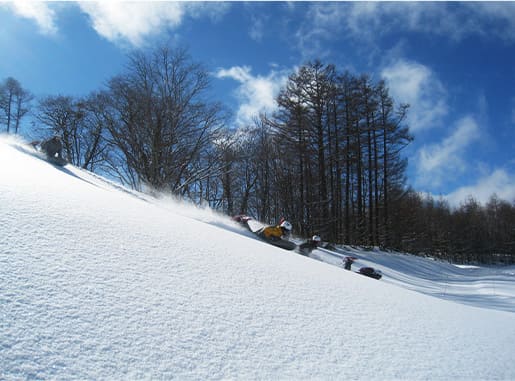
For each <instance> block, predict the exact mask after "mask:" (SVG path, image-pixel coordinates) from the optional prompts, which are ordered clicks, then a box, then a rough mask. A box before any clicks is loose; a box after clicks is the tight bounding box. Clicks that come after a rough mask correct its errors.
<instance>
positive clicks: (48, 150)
mask: <svg viewBox="0 0 515 381" xmlns="http://www.w3.org/2000/svg"><path fill="white" fill-rule="evenodd" d="M41 150H42V151H43V152H44V153H45V154H46V155H47V157H49V158H58V159H62V158H63V156H62V150H63V143H62V142H61V138H60V137H59V136H53V137H51V138H50V139H47V140H45V141H43V143H41Z"/></svg>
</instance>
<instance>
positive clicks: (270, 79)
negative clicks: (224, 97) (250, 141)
mask: <svg viewBox="0 0 515 381" xmlns="http://www.w3.org/2000/svg"><path fill="white" fill-rule="evenodd" d="M251 71H252V69H251V68H250V67H249V66H234V67H231V68H229V69H220V70H218V72H217V73H216V76H217V77H218V78H231V79H233V80H235V81H237V82H239V86H238V88H237V89H236V92H235V94H236V97H237V99H238V102H239V107H238V111H237V114H236V124H237V125H238V127H239V126H246V125H249V124H251V123H252V121H253V118H254V117H256V116H258V115H259V113H261V112H266V113H271V112H273V111H274V110H275V109H276V107H277V106H276V102H275V98H276V96H277V95H278V94H279V91H280V89H281V87H282V86H283V85H284V84H285V83H286V80H287V79H288V75H287V73H286V72H282V71H276V70H272V71H271V72H270V73H269V74H268V75H266V76H261V75H257V76H254V75H252V74H251Z"/></svg>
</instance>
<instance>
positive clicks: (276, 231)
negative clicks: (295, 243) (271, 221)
mask: <svg viewBox="0 0 515 381" xmlns="http://www.w3.org/2000/svg"><path fill="white" fill-rule="evenodd" d="M291 229H292V226H291V224H290V223H289V222H288V221H285V220H284V221H282V222H280V223H279V225H277V226H266V227H264V228H263V229H262V230H261V231H260V232H259V233H258V234H259V235H261V236H262V237H263V238H265V239H268V240H271V241H277V240H280V239H283V238H288V236H289V235H290V233H291Z"/></svg>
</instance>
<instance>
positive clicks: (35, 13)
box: [0, 1, 58, 35]
mask: <svg viewBox="0 0 515 381" xmlns="http://www.w3.org/2000/svg"><path fill="white" fill-rule="evenodd" d="M0 6H3V7H6V8H8V9H10V10H11V11H12V12H13V13H14V14H15V15H17V16H19V17H23V18H27V19H30V20H32V21H34V22H35V23H36V24H37V25H38V28H39V31H40V33H41V34H44V35H55V34H56V33H57V32H58V28H57V25H56V13H55V11H54V10H53V9H52V8H51V7H50V3H46V2H42V1H12V2H1V3H0Z"/></svg>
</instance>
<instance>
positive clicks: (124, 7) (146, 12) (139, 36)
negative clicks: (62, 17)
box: [79, 1, 227, 46]
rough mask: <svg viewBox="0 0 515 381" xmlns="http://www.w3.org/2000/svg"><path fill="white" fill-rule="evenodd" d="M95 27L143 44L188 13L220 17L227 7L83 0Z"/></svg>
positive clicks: (110, 37) (116, 39) (104, 33)
mask: <svg viewBox="0 0 515 381" xmlns="http://www.w3.org/2000/svg"><path fill="white" fill-rule="evenodd" d="M79 6H80V8H81V10H82V11H83V12H84V13H86V14H88V15H89V17H90V19H91V23H92V26H93V28H94V29H95V31H96V32H97V33H98V34H99V35H101V36H103V37H104V38H106V39H107V40H109V41H112V42H115V43H119V42H122V43H124V42H128V43H129V44H131V45H133V46H141V45H142V44H143V43H144V42H145V39H146V38H147V37H149V36H153V35H157V34H159V33H160V32H162V31H163V30H164V29H165V28H168V29H175V28H178V27H179V26H180V25H181V23H182V22H183V19H184V17H186V16H190V17H192V18H197V17H202V16H203V15H207V16H208V17H211V18H212V19H214V20H216V19H217V18H219V17H220V14H221V13H223V12H225V10H226V9H227V6H226V5H223V4H221V5H220V6H219V7H215V6H214V4H213V5H212V4H206V3H201V2H198V3H197V2H122V1H116V2H114V1H113V2H111V1H104V2H80V3H79Z"/></svg>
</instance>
